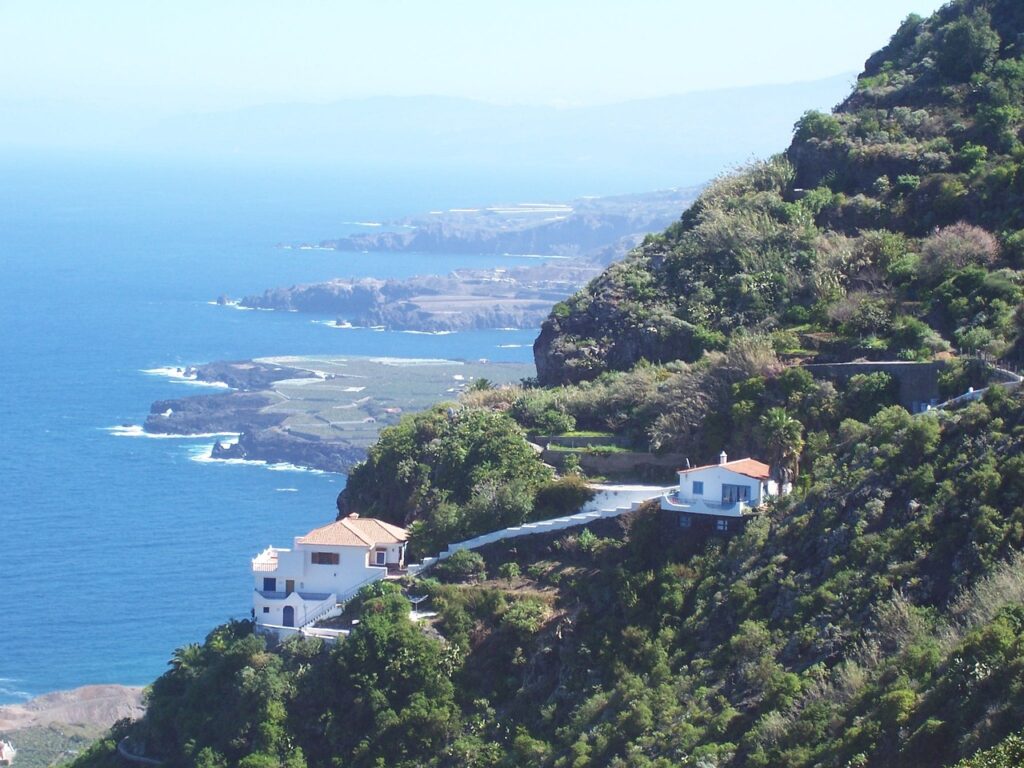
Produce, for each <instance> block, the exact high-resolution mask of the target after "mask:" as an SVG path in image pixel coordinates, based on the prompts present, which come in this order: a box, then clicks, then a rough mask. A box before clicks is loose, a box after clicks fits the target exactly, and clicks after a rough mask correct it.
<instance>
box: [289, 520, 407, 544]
mask: <svg viewBox="0 0 1024 768" xmlns="http://www.w3.org/2000/svg"><path fill="white" fill-rule="evenodd" d="M408 538H409V534H408V532H407V531H406V530H405V529H404V528H399V527H398V526H397V525H391V523H385V522H384V521H383V520H376V519H374V518H372V517H359V515H355V514H353V515H349V516H348V517H344V518H342V519H341V520H335V521H334V522H333V523H330V524H329V525H325V526H323V527H321V528H314V529H313V530H312V531H310V532H309V533H307V534H306V535H305V536H302V537H301V538H299V539H297V540H296V541H297V542H298V543H299V544H325V545H327V546H333V547H373V546H379V545H381V544H400V543H401V542H403V541H405V540H406V539H408Z"/></svg>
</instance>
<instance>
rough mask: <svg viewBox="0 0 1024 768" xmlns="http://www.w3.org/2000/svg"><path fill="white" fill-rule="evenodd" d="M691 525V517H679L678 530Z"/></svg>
mask: <svg viewBox="0 0 1024 768" xmlns="http://www.w3.org/2000/svg"><path fill="white" fill-rule="evenodd" d="M692 525H693V518H692V517H690V516H689V515H680V516H679V527H680V528H689V527H690V526H692Z"/></svg>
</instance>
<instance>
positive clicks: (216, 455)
mask: <svg viewBox="0 0 1024 768" xmlns="http://www.w3.org/2000/svg"><path fill="white" fill-rule="evenodd" d="M143 373H145V374H146V375H159V374H164V375H167V376H168V378H170V379H171V380H172V381H181V380H183V379H185V380H187V381H188V382H189V383H201V384H204V385H211V386H220V387H221V388H223V389H224V390H225V391H223V392H216V393H209V394H195V395H191V396H186V397H182V398H176V399H170V400H158V401H156V402H154V403H152V405H151V406H150V409H149V414H148V415H147V417H146V420H145V423H144V424H143V425H141V426H140V425H135V424H123V425H120V426H115V427H107V428H105V429H106V431H107V432H109V433H110V434H112V435H115V436H119V437H145V438H155V439H177V440H182V441H188V440H192V441H195V442H196V445H195V446H194V447H191V449H190V454H191V455H190V458H191V460H193V461H197V462H201V463H210V464H221V465H254V466H262V467H264V468H266V469H268V470H271V471H279V472H280V471H299V472H319V473H325V472H326V473H341V474H344V473H346V472H348V471H349V470H350V469H351V468H352V467H353V466H354V465H355V464H357V463H358V462H360V461H362V460H363V459H364V458H365V456H366V451H367V450H368V449H369V448H370V446H371V445H373V443H374V442H375V441H376V439H377V435H378V434H379V432H380V430H381V429H383V428H384V427H387V426H390V425H392V424H396V423H398V421H399V420H400V419H401V418H402V415H403V414H405V413H408V412H412V411H419V410H422V409H424V408H427V407H429V406H430V405H432V404H434V403H436V402H440V401H443V400H446V399H449V400H454V399H456V398H457V397H458V395H459V393H460V392H462V391H464V390H466V389H467V388H469V387H471V386H473V383H474V382H475V381H477V380H478V379H486V380H487V381H488V382H489V384H490V385H495V386H496V385H501V384H507V383H513V382H517V381H519V380H520V379H522V378H524V377H529V376H532V375H533V374H534V368H533V366H532V364H527V363H508V362H490V361H487V360H476V361H464V360H447V359H438V358H429V359H428V358H397V357H382V356H376V357H360V356H351V355H350V356H345V357H333V356H280V357H263V358H256V359H252V360H239V361H218V362H213V363H207V364H202V365H194V366H186V367H170V366H167V367H162V368H154V369H148V370H146V371H143ZM211 438H212V439H213V442H212V443H209V442H207V443H205V444H201V443H200V442H199V441H202V440H208V439H211Z"/></svg>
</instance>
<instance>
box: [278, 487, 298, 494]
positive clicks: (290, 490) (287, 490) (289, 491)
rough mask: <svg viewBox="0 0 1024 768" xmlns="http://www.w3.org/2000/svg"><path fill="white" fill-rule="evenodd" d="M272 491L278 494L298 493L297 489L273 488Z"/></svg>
mask: <svg viewBox="0 0 1024 768" xmlns="http://www.w3.org/2000/svg"><path fill="white" fill-rule="evenodd" d="M274 490H275V491H278V492H279V493H298V492H299V489H298V488H275V489H274Z"/></svg>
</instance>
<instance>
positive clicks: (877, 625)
mask: <svg viewBox="0 0 1024 768" xmlns="http://www.w3.org/2000/svg"><path fill="white" fill-rule="evenodd" d="M1022 405H1024V399H1022V396H1021V395H1012V396H1011V395H1009V394H1007V393H1006V392H1005V391H1004V390H1002V389H1000V388H995V389H993V390H990V392H989V393H988V394H987V395H986V397H985V399H984V400H983V401H982V402H978V403H974V404H971V405H968V406H965V407H963V408H961V409H960V410H958V411H954V412H951V413H948V414H946V413H941V412H940V413H936V414H930V415H925V416H911V415H910V414H908V413H907V412H906V411H904V410H903V409H901V408H899V407H890V408H885V409H882V410H881V411H879V412H878V413H877V414H875V415H874V416H873V417H872V418H871V419H870V421H869V422H868V423H863V422H858V421H853V420H848V421H847V422H845V423H844V425H843V427H842V428H841V429H840V431H839V433H838V435H837V437H836V440H835V441H834V442H833V444H832V445H831V446H829V447H828V448H826V449H822V450H820V451H819V452H818V454H817V457H816V460H815V465H814V469H813V476H814V479H813V482H811V483H810V486H809V488H808V489H807V492H806V493H805V494H804V495H803V496H802V498H799V499H797V498H791V499H789V500H787V501H785V502H783V503H780V504H778V505H777V506H775V507H774V508H773V509H772V510H771V512H770V514H768V515H767V516H764V517H760V518H756V519H754V520H752V521H751V522H750V523H749V524H748V525H747V527H746V529H745V531H744V532H743V533H742V534H740V535H738V536H736V537H734V538H732V539H719V538H712V539H710V540H695V539H694V538H693V537H692V536H690V535H678V536H677V535H673V534H672V530H673V529H672V528H671V527H668V528H666V525H670V523H671V521H668V522H667V521H666V520H665V519H664V518H662V517H660V515H659V513H658V512H657V511H654V510H652V511H649V512H641V513H637V514H636V515H635V517H634V518H633V519H630V520H627V521H624V528H623V530H622V531H620V532H619V533H618V534H616V535H614V536H607V537H604V538H602V537H599V536H595V535H594V534H592V533H590V532H589V531H586V532H584V533H570V534H569V535H564V534H563V535H562V536H561V537H549V538H548V539H547V540H546V541H542V542H534V543H532V544H531V543H530V542H526V541H523V540H518V541H517V542H515V546H516V548H512V547H511V546H507V547H504V548H502V547H495V548H492V549H491V550H490V551H489V552H487V553H486V557H485V558H484V561H485V562H484V563H483V564H481V562H480V558H477V557H473V558H470V557H467V558H465V560H466V563H464V564H460V566H459V568H458V569H452V570H451V571H449V572H448V573H447V574H445V575H446V576H447V577H448V578H449V579H455V580H456V581H461V582H462V583H456V584H452V585H443V584H440V583H437V582H429V581H427V582H420V583H419V584H418V585H417V586H416V591H417V592H422V591H423V590H426V591H427V592H428V593H429V594H431V595H432V600H433V603H432V607H433V609H434V610H436V611H438V616H437V617H436V619H434V620H433V622H432V627H431V629H430V630H429V631H427V628H426V627H425V626H417V625H415V624H414V623H412V622H410V620H409V618H408V609H409V605H408V603H407V601H405V599H404V598H402V597H401V596H399V595H397V594H394V593H392V592H391V591H390V590H391V585H388V586H386V587H378V588H376V589H375V590H374V591H373V592H371V593H368V594H365V595H364V596H363V597H362V599H361V605H360V610H361V614H362V621H361V623H360V624H359V625H358V626H357V627H356V629H355V630H354V631H353V634H352V635H351V636H350V637H349V638H348V640H346V641H344V642H342V643H340V644H338V646H337V647H335V648H333V649H324V648H323V647H321V646H320V644H319V642H318V641H303V642H295V641H291V642H289V643H286V644H285V645H284V646H282V648H280V649H279V650H278V651H276V652H268V651H267V650H265V648H264V645H263V641H262V640H260V639H257V638H255V637H254V636H252V635H251V634H250V633H249V631H248V626H247V625H245V624H236V625H229V626H226V627H223V628H221V629H218V630H216V631H215V632H213V633H212V634H211V636H210V637H209V638H208V639H207V642H206V643H205V644H204V645H203V646H202V647H198V646H190V647H187V648H184V649H182V650H181V651H179V652H178V653H177V654H176V655H175V658H174V660H173V661H172V668H171V669H170V670H169V671H168V672H167V673H166V674H165V675H164V676H163V677H162V678H161V679H160V680H158V681H157V682H156V683H155V684H154V686H153V691H152V697H151V701H152V704H151V708H150V713H149V715H148V716H147V718H146V719H145V721H143V723H142V724H141V725H139V726H135V727H133V728H132V729H131V732H132V734H133V736H134V738H135V740H136V741H138V742H144V743H145V744H146V746H147V748H148V749H149V750H150V751H151V752H152V753H155V754H159V755H163V756H166V757H168V758H170V759H171V763H172V764H173V765H210V766H216V765H236V764H237V765H244V766H262V765H272V764H282V763H286V764H289V765H293V766H299V765H302V764H303V763H304V762H305V763H308V764H312V765H327V764H335V765H344V766H372V765H376V764H378V762H379V761H384V763H386V764H393V765H396V766H403V765H409V766H411V765H451V766H466V765H509V766H513V765H514V766H531V765H532V766H576V767H577V768H582V767H583V766H669V765H680V764H683V765H685V764H691V765H697V764H705V765H721V766H726V765H732V766H740V765H744V766H746V765H754V766H756V765H765V766H767V765H773V766H775V765H779V766H817V765H820V766H847V765H872V766H897V765H899V766H922V767H923V766H936V765H949V764H952V763H954V762H955V761H956V760H957V759H959V758H961V757H964V756H968V755H970V754H972V753H973V752H975V751H976V750H978V749H980V748H985V747H988V746H990V745H992V744H994V743H996V742H998V741H999V740H1000V739H1003V738H1005V737H1007V736H1008V735H1010V734H1011V733H1013V732H1016V731H1017V730H1019V728H1020V724H1021V722H1022V719H1024V608H1022V602H1024V577H1022V573H1024V571H1022V566H1024V558H1022V556H1021V555H1020V548H1021V545H1022V542H1024V409H1022ZM474 561H475V562H474ZM488 576H489V577H490V579H489V580H487V581H481V579H484V578H485V577H488ZM107 749H109V744H108V745H107ZM98 751H99V752H102V747H100V748H98ZM100 758H101V755H94V756H93V758H88V759H86V760H85V761H83V762H82V763H81V765H83V766H84V765H90V764H92V765H98V764H101V762H100ZM93 760H95V762H92V761H93Z"/></svg>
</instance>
